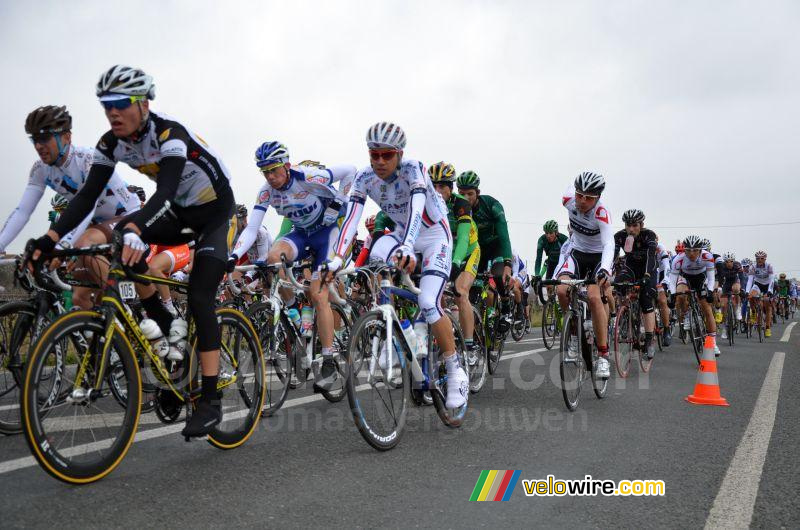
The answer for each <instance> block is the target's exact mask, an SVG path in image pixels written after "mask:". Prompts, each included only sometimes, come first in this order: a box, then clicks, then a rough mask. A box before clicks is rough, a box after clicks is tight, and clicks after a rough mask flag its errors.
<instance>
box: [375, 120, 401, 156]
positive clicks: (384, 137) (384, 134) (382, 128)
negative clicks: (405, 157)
mask: <svg viewBox="0 0 800 530" xmlns="http://www.w3.org/2000/svg"><path fill="white" fill-rule="evenodd" d="M367 147H368V148H370V149H397V150H398V151H402V150H403V149H404V148H405V147H406V133H404V132H403V129H401V128H400V126H399V125H395V124H394V123H392V122H389V121H382V122H380V123H376V124H375V125H373V126H372V127H370V128H369V130H368V131H367Z"/></svg>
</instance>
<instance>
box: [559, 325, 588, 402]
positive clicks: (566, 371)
mask: <svg viewBox="0 0 800 530" xmlns="http://www.w3.org/2000/svg"><path fill="white" fill-rule="evenodd" d="M580 328H581V326H580V321H579V320H578V319H577V318H576V317H575V315H573V314H572V313H571V312H568V313H567V314H566V315H564V326H563V328H562V332H561V349H560V352H559V360H560V363H559V372H560V375H561V395H562V396H563V397H564V404H566V406H567V410H569V411H570V412H572V411H574V410H575V409H577V408H578V402H579V401H580V396H581V383H582V381H583V370H584V368H583V362H584V361H583V355H582V354H581V343H582V342H583V341H581V339H580V337H581V334H582V333H583V330H582V329H580Z"/></svg>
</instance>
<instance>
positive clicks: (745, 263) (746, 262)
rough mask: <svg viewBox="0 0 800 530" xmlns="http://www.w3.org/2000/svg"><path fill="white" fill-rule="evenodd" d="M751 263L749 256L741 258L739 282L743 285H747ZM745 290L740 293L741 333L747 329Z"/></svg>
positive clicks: (747, 315)
mask: <svg viewBox="0 0 800 530" xmlns="http://www.w3.org/2000/svg"><path fill="white" fill-rule="evenodd" d="M752 265H753V261H752V260H751V259H750V258H744V259H743V260H742V278H741V279H740V283H744V286H745V287H747V277H748V276H750V267H751V266H752ZM747 296H748V295H747V290H745V292H744V293H742V294H741V296H740V298H741V303H742V333H746V332H747V330H746V329H745V326H746V325H747V322H748V321H749V316H750V312H749V311H748V304H749V301H748V297H747Z"/></svg>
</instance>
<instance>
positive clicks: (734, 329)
mask: <svg viewBox="0 0 800 530" xmlns="http://www.w3.org/2000/svg"><path fill="white" fill-rule="evenodd" d="M733 297H734V294H733V292H731V293H728V295H727V298H728V302H727V303H726V304H725V327H726V328H727V332H728V344H729V345H730V346H733V345H734V344H735V343H736V337H735V335H736V334H737V333H738V332H739V325H738V321H737V320H736V308H735V307H734V304H733Z"/></svg>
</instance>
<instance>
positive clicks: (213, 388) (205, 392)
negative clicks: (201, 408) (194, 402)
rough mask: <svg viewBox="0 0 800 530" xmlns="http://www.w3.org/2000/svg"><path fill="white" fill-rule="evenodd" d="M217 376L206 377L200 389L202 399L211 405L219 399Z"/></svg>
mask: <svg viewBox="0 0 800 530" xmlns="http://www.w3.org/2000/svg"><path fill="white" fill-rule="evenodd" d="M218 377H219V376H216V375H204V376H203V383H202V386H201V387H200V389H201V390H200V399H201V400H203V401H205V402H206V403H211V402H212V401H215V400H216V399H217V379H218Z"/></svg>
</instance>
